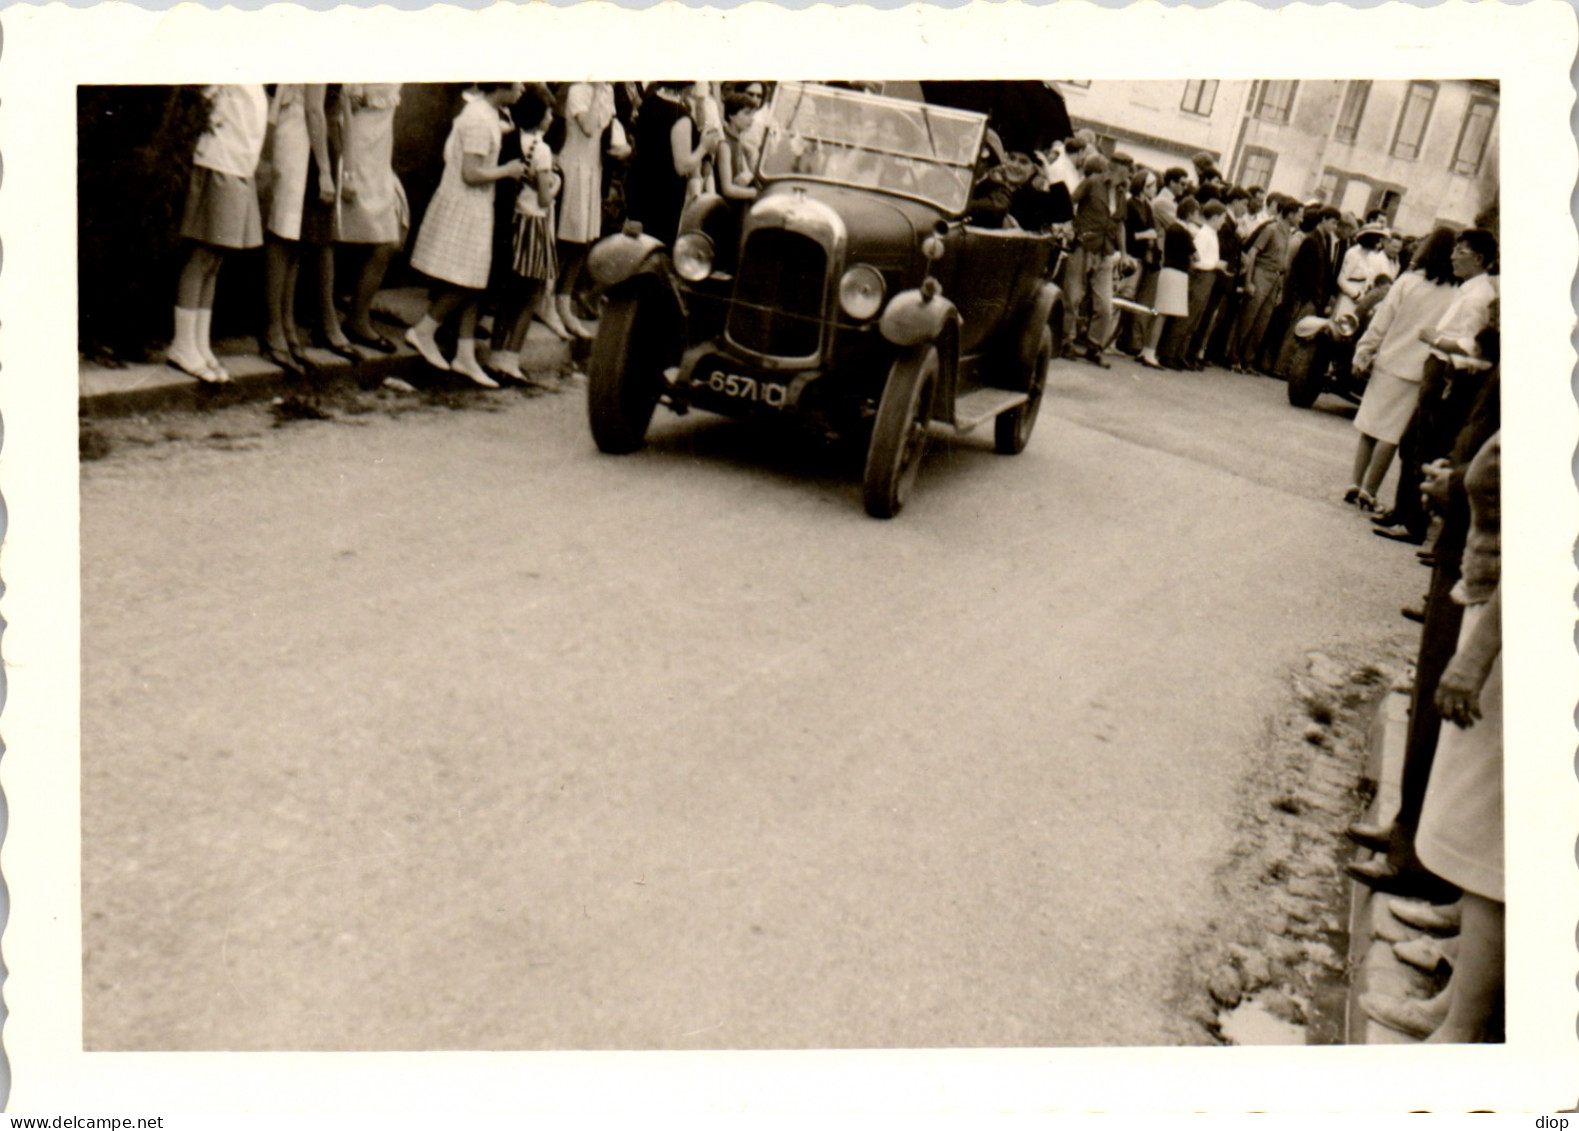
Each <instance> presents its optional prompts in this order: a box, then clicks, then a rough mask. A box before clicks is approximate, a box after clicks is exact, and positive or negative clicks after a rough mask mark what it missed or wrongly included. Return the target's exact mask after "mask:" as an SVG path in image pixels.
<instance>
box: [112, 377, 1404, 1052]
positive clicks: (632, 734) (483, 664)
mask: <svg viewBox="0 0 1579 1131" xmlns="http://www.w3.org/2000/svg"><path fill="white" fill-rule="evenodd" d="M464 404H465V405H466V407H464V408H462V409H461V410H459V411H450V410H446V409H434V410H428V411H409V412H399V411H393V410H392V408H391V406H396V407H398V406H399V405H400V402H399V399H398V398H388V397H385V398H381V399H379V401H378V402H377V404H371V402H370V405H364V406H363V407H364V408H365V407H370V406H371V407H372V408H373V411H370V412H362V413H359V414H356V415H350V414H344V413H341V414H339V415H338V416H337V418H336V419H333V420H329V421H319V422H301V423H295V424H291V425H289V426H287V427H284V428H280V429H271V428H270V427H269V426H268V425H269V420H268V416H267V412H266V409H264V408H263V407H261V406H252V407H242V408H236V409H230V410H227V411H226V414H224V415H222V416H221V417H216V418H214V420H213V421H212V422H201V421H200V422H199V423H197V424H196V425H194V424H192V423H191V422H190V421H187V422H185V423H183V424H181V425H180V426H178V427H174V428H170V429H167V430H166V431H168V432H169V434H170V435H173V436H176V437H178V438H176V439H173V440H169V439H163V438H157V440H156V442H153V443H149V444H146V445H130V444H126V443H117V444H116V445H115V447H114V450H112V452H111V454H110V455H109V456H108V457H107V458H105V459H103V460H101V461H98V462H94V463H89V464H85V465H84V469H83V476H82V557H83V597H82V601H83V739H82V742H83V775H82V791H83V808H82V813H83V917H84V944H83V945H84V995H85V1001H84V1007H85V1008H84V1028H85V1032H84V1039H85V1045H86V1047H87V1048H88V1049H90V1050H101V1049H441V1048H443V1049H547V1048H563V1049H610V1048H630V1049H671V1048H672V1049H682V1048H706V1049H713V1048H816V1047H827V1048H857V1047H930V1046H948V1047H989V1046H990V1047H1003V1046H1067V1045H1151V1044H1169V1043H1175V1042H1177V1041H1180V1040H1183V1039H1187V1038H1186V1037H1185V1036H1184V1035H1183V1034H1184V1032H1185V1029H1184V1027H1183V1026H1182V1025H1181V1022H1180V1019H1179V1018H1177V1017H1175V1016H1174V1014H1173V1012H1172V1011H1171V1009H1170V1007H1169V995H1170V993H1171V992H1172V990H1173V988H1174V984H1175V980H1176V978H1177V975H1178V968H1179V956H1180V955H1181V954H1182V953H1183V952H1184V951H1185V950H1186V949H1187V948H1189V947H1190V946H1191V945H1192V943H1193V942H1194V941H1195V940H1198V939H1199V938H1200V937H1201V935H1202V932H1204V931H1207V930H1209V929H1210V927H1209V924H1210V921H1211V919H1212V916H1213V914H1214V901H1215V900H1216V899H1217V898H1218V894H1217V891H1216V889H1215V888H1214V886H1213V880H1212V877H1213V872H1214V870H1215V869H1216V868H1217V867H1218V866H1219V865H1220V864H1221V862H1222V860H1223V855H1224V853H1225V852H1226V851H1227V849H1228V846H1229V842H1230V833H1231V827H1230V826H1231V817H1232V814H1233V808H1234V805H1235V804H1236V798H1235V791H1236V788H1237V787H1238V785H1239V783H1240V782H1241V781H1242V780H1243V779H1244V777H1245V776H1246V774H1247V773H1248V772H1249V770H1250V769H1251V768H1252V766H1253V763H1254V759H1255V757H1256V750H1257V742H1258V739H1259V738H1260V737H1261V736H1262V735H1263V734H1264V731H1265V726H1266V719H1267V718H1268V717H1269V716H1270V715H1271V714H1272V713H1273V712H1274V711H1275V710H1276V709H1277V707H1278V706H1279V704H1280V703H1281V702H1282V701H1283V699H1284V697H1286V695H1287V694H1288V672H1289V671H1290V669H1291V668H1293V667H1295V666H1296V665H1298V664H1299V663H1300V662H1301V661H1302V660H1303V657H1304V655H1305V653H1306V652H1307V651H1308V650H1312V649H1321V648H1326V647H1333V646H1337V645H1342V646H1344V647H1359V648H1361V649H1363V648H1365V647H1367V646H1368V645H1370V644H1373V643H1374V644H1376V645H1377V646H1378V647H1379V646H1380V644H1381V642H1382V641H1384V640H1386V639H1391V638H1393V637H1395V636H1396V635H1397V632H1398V629H1399V626H1400V625H1401V622H1400V621H1399V620H1398V616H1397V609H1398V606H1399V605H1400V604H1402V603H1406V602H1408V601H1410V600H1412V599H1413V598H1415V597H1417V596H1418V592H1417V590H1418V588H1419V586H1420V584H1421V583H1422V580H1423V571H1421V570H1419V568H1418V567H1417V566H1416V565H1415V564H1414V562H1413V557H1412V554H1411V552H1410V551H1409V549H1408V548H1407V547H1402V546H1399V545H1397V544H1395V543H1390V542H1386V541H1384V540H1382V539H1378V538H1373V537H1371V536H1370V534H1369V524H1368V523H1367V522H1365V520H1364V519H1363V518H1362V517H1360V516H1359V515H1358V514H1356V513H1355V512H1354V511H1353V510H1352V508H1348V507H1345V506H1343V505H1342V504H1341V503H1339V502H1338V501H1337V499H1338V496H1339V495H1340V494H1341V492H1342V489H1343V488H1344V486H1345V485H1346V484H1347V481H1348V465H1349V461H1350V459H1351V457H1352V454H1353V444H1354V436H1355V433H1354V431H1353V429H1352V427H1351V426H1350V424H1349V423H1348V419H1349V417H1350V416H1352V408H1345V407H1344V406H1342V404H1341V402H1336V401H1331V402H1329V401H1328V400H1327V399H1323V401H1322V402H1321V403H1320V405H1318V409H1317V410H1316V411H1304V410H1297V409H1293V408H1291V407H1289V406H1288V404H1287V403H1286V400H1285V397H1284V390H1283V386H1282V385H1281V384H1279V383H1276V382H1272V381H1268V380H1265V379H1260V378H1248V377H1240V376H1235V375H1232V374H1228V373H1226V372H1221V371H1212V372H1208V373H1204V374H1169V375H1165V376H1158V375H1155V374H1152V373H1149V372H1146V371H1143V370H1141V369H1139V368H1138V367H1135V366H1131V365H1129V364H1127V363H1119V364H1117V365H1115V368H1114V369H1113V370H1112V371H1108V372H1103V371H1099V370H1097V369H1095V368H1094V367H1091V366H1089V365H1084V364H1081V363H1075V362H1071V363H1064V364H1061V365H1060V366H1059V368H1058V372H1057V373H1056V374H1055V376H1054V379H1053V380H1052V381H1051V383H1050V386H1049V395H1048V400H1047V402H1046V404H1045V405H1044V409H1043V416H1042V419H1041V422H1040V424H1039V426H1038V430H1037V433H1036V435H1035V436H1034V437H1033V439H1032V441H1031V445H1030V447H1029V448H1028V449H1027V450H1026V451H1025V452H1024V453H1023V454H1022V455H1020V456H1017V457H1014V458H1004V457H1000V456H996V455H994V454H993V453H992V451H991V435H990V429H988V428H983V429H982V430H981V431H980V432H979V433H978V434H975V435H973V436H971V437H968V438H966V439H963V440H958V441H952V442H947V443H943V444H939V445H936V446H935V447H934V449H933V450H932V452H931V453H930V454H929V456H928V460H927V463H926V464H925V466H924V467H923V469H922V473H921V478H920V481H919V483H918V485H917V489H916V492H915V494H914V496H913V497H912V499H911V501H910V503H909V504H908V506H907V508H906V510H905V512H904V513H903V514H902V515H901V516H900V517H899V518H897V519H895V520H894V521H891V522H878V521H874V520H872V519H869V518H867V517H866V515H865V514H864V513H863V511H862V509H861V503H860V486H859V468H858V460H856V461H854V462H852V461H851V460H850V458H849V457H848V455H846V454H842V453H840V452H838V451H836V450H829V449H823V448H820V447H818V446H815V445H809V444H806V443H804V442H799V441H795V440H792V439H788V438H780V437H776V436H773V435H771V434H766V433H764V432H762V431H761V430H758V429H753V428H750V427H747V426H744V425H740V424H736V423H733V422H728V421H723V420H720V419H719V418H716V417H709V416H706V415H705V414H700V413H698V414H693V415H691V416H689V417H685V418H675V417H673V416H669V415H667V414H665V413H663V412H662V411H661V410H660V414H659V418H658V420H657V422H656V424H655V427H654V431H653V438H652V443H651V445H650V447H649V448H648V449H647V450H646V451H645V452H642V453H640V454H638V455H635V456H631V457H625V458H609V457H603V456H600V455H598V454H597V453H596V451H595V450H594V449H593V446H592V444H591V441H590V438H589V436H588V433H587V428H586V422H585V414H584V405H583V402H582V396H581V394H580V393H579V392H578V391H574V390H572V391H569V392H566V393H564V394H562V395H558V396H546V397H539V398H536V399H530V400H528V399H524V398H521V397H520V396H518V395H516V394H509V393H505V394H486V393H479V394H475V395H472V394H467V395H466V397H465V398H464ZM210 424H212V427H210ZM154 428H155V431H157V429H158V426H157V425H155V426H154ZM205 429H208V432H205ZM209 432H219V433H221V435H217V436H215V435H210V434H209ZM182 437H184V438H182Z"/></svg>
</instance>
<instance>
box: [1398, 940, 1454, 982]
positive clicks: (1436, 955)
mask: <svg viewBox="0 0 1579 1131" xmlns="http://www.w3.org/2000/svg"><path fill="white" fill-rule="evenodd" d="M1456 942H1457V940H1456V939H1448V940H1446V941H1444V940H1442V939H1436V938H1432V937H1431V936H1430V935H1421V936H1420V937H1419V938H1413V939H1407V940H1405V941H1404V942H1396V943H1393V953H1394V954H1396V955H1397V956H1398V960H1399V961H1400V962H1407V963H1409V965H1411V966H1413V967H1415V968H1416V969H1418V970H1424V971H1425V972H1426V973H1427V974H1435V973H1436V972H1437V969H1438V968H1439V967H1441V966H1442V965H1444V964H1446V965H1448V966H1452V965H1453V954H1450V953H1448V951H1449V947H1450V946H1451V949H1452V951H1453V953H1454V954H1456V953H1457V951H1458V947H1457V946H1456V945H1452V944H1455V943H1456Z"/></svg>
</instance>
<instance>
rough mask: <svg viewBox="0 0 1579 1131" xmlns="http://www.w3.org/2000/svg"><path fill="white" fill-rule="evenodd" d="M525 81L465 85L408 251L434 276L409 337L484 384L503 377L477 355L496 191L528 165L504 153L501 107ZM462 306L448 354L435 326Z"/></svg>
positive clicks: (427, 354)
mask: <svg viewBox="0 0 1579 1131" xmlns="http://www.w3.org/2000/svg"><path fill="white" fill-rule="evenodd" d="M523 90H525V86H524V85H523V84H522V83H492V82H484V83H477V84H476V85H475V87H474V88H473V90H472V91H469V92H467V96H466V105H465V107H464V108H463V109H462V110H461V112H460V113H459V114H458V115H456V118H455V125H454V126H453V127H452V128H451V130H450V136H449V139H448V140H447V141H446V142H445V143H444V176H443V178H442V179H441V180H440V181H439V187H438V191H437V192H435V193H434V194H433V199H432V201H431V202H429V204H428V211H427V214H426V215H425V216H423V218H422V228H421V230H420V231H419V232H418V233H417V245H416V247H415V249H413V251H412V253H411V265H412V266H413V267H415V268H416V269H417V270H418V271H421V272H422V273H423V274H424V275H428V276H430V277H431V278H432V279H433V280H434V284H435V285H434V287H433V293H432V297H431V298H430V300H429V302H428V309H427V313H425V314H424V315H423V316H422V318H421V320H420V321H418V323H417V324H416V325H415V326H413V327H411V328H410V329H409V330H407V331H406V341H408V342H409V343H411V345H412V347H413V348H414V349H415V350H416V351H417V352H418V353H420V354H421V355H422V356H423V357H424V358H425V359H426V360H427V362H428V364H429V365H431V366H433V367H434V368H435V369H443V370H451V369H453V370H454V371H455V372H457V373H460V374H463V375H464V376H466V377H469V378H470V379H471V380H472V381H474V382H475V383H477V384H479V385H482V386H484V387H486V388H490V389H496V388H498V387H499V383H498V382H497V381H495V380H494V379H493V378H492V377H489V376H488V374H487V373H485V372H483V369H482V366H481V365H479V364H478V363H477V341H476V331H477V303H478V299H479V298H481V296H482V290H483V288H484V287H486V286H487V285H488V270H489V267H490V266H491V264H492V259H493V198H494V187H495V185H497V184H498V182H499V181H503V180H515V179H517V178H519V177H520V176H521V175H522V173H524V172H525V171H526V165H525V164H524V163H523V162H521V161H509V162H506V163H505V164H503V165H500V164H499V163H498V160H499V142H500V139H501V137H502V136H503V132H504V130H505V129H506V128H507V127H506V126H505V123H504V121H503V120H502V119H501V117H500V111H501V110H503V109H505V108H506V107H507V106H511V105H514V104H515V102H516V100H517V99H519V98H520V97H521V93H522V91H523ZM457 311H459V313H460V325H459V328H458V335H457V339H456V352H455V360H454V361H453V362H451V361H447V360H445V357H444V355H443V354H442V353H440V352H439V347H438V343H437V342H435V341H434V337H433V336H434V334H435V333H436V332H437V330H438V328H439V326H440V325H441V324H443V322H444V321H445V319H447V318H449V316H450V315H452V314H454V313H456V312H457Z"/></svg>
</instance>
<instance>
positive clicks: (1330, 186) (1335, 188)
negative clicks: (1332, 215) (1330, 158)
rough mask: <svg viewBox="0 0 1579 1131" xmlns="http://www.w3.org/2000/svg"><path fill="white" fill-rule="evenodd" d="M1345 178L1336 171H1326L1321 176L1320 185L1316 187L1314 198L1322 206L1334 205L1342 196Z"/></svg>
mask: <svg viewBox="0 0 1579 1131" xmlns="http://www.w3.org/2000/svg"><path fill="white" fill-rule="evenodd" d="M1345 179H1346V178H1345V177H1344V176H1343V174H1342V173H1340V172H1338V170H1336V169H1328V170H1327V171H1326V172H1324V173H1322V174H1321V183H1320V184H1319V185H1317V186H1316V198H1317V199H1318V200H1320V201H1321V202H1322V203H1323V204H1334V203H1336V202H1337V201H1338V200H1340V199H1341V198H1342V196H1343V182H1344V180H1345Z"/></svg>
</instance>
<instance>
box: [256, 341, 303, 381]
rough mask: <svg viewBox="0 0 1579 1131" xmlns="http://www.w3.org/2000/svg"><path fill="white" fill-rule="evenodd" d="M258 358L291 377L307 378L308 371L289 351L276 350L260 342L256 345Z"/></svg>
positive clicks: (266, 343)
mask: <svg viewBox="0 0 1579 1131" xmlns="http://www.w3.org/2000/svg"><path fill="white" fill-rule="evenodd" d="M258 356H259V357H261V358H262V359H263V360H264V361H266V362H268V363H269V364H270V365H274V366H278V367H279V368H280V369H283V370H284V371H285V372H287V373H289V374H290V375H291V376H293V377H305V376H307V373H308V370H307V369H306V367H304V366H303V365H302V363H301V360H300V359H299V358H298V357H297V356H296V355H295V354H294V353H291V352H290V351H289V350H278V349H275V348H274V347H273V346H271V345H269V343H268V342H260V343H259V344H258Z"/></svg>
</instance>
